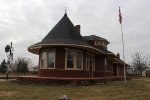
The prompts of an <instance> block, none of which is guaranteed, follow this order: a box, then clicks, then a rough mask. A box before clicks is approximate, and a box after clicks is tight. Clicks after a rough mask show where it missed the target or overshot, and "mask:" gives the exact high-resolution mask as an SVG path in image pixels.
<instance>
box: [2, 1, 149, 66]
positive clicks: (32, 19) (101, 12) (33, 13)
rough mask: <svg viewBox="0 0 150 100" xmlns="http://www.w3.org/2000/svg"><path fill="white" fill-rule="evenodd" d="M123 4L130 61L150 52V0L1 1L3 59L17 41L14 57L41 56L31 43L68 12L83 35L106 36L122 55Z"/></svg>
mask: <svg viewBox="0 0 150 100" xmlns="http://www.w3.org/2000/svg"><path fill="white" fill-rule="evenodd" d="M119 6H120V7H121V13H122V17H123V22H122V23H123V32H124V40H125V57H126V62H127V63H129V62H130V61H131V55H132V54H134V53H135V52H143V53H144V54H145V55H149V51H150V13H149V9H150V0H0V47H1V48H0V62H1V61H2V60H3V59H4V58H5V59H6V58H7V57H6V53H5V50H4V49H5V46H6V45H7V44H10V42H13V46H14V58H17V57H26V58H31V59H32V61H33V62H34V64H35V65H36V64H38V56H37V55H34V54H32V53H30V52H28V50H27V48H28V46H30V45H32V44H34V43H37V42H40V41H41V40H42V39H43V38H44V37H45V36H46V35H47V33H48V32H49V31H50V30H51V29H52V28H53V27H54V26H55V25H56V24H57V23H58V21H59V20H60V19H61V18H62V17H63V15H64V13H65V7H67V14H68V17H69V18H70V20H71V21H72V22H73V24H74V25H77V24H80V25H81V35H83V36H85V35H97V36H100V37H103V38H106V39H107V40H108V41H109V42H110V44H109V46H108V49H109V50H110V51H112V52H114V53H115V54H116V53H120V56H121V58H122V43H121V29H120V24H119V21H118V8H119Z"/></svg>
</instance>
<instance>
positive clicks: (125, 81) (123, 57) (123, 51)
mask: <svg viewBox="0 0 150 100" xmlns="http://www.w3.org/2000/svg"><path fill="white" fill-rule="evenodd" d="M121 33H122V47H123V67H124V82H125V84H126V66H125V54H124V36H123V28H122V23H121Z"/></svg>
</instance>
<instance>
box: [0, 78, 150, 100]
mask: <svg viewBox="0 0 150 100" xmlns="http://www.w3.org/2000/svg"><path fill="white" fill-rule="evenodd" d="M64 94H65V95H67V96H69V97H70V100H150V79H148V78H139V79H136V80H131V81H128V82H127V84H126V85H125V84H124V82H112V83H107V84H100V85H92V86H70V85H65V86H52V85H35V84H20V83H15V82H11V81H0V100H58V98H59V97H61V96H63V95H64Z"/></svg>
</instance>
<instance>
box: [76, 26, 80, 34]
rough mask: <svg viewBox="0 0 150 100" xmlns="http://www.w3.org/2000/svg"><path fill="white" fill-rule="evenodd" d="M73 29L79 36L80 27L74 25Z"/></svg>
mask: <svg viewBox="0 0 150 100" xmlns="http://www.w3.org/2000/svg"><path fill="white" fill-rule="evenodd" d="M75 29H76V31H77V33H78V34H80V25H76V26H75Z"/></svg>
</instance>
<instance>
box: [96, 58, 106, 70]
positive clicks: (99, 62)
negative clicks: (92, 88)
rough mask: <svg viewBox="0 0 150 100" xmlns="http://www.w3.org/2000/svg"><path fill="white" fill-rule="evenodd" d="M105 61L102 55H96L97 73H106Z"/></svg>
mask: <svg viewBox="0 0 150 100" xmlns="http://www.w3.org/2000/svg"><path fill="white" fill-rule="evenodd" d="M104 60H105V56H103V55H101V56H99V55H96V56H95V70H96V71H104V66H105V65H104Z"/></svg>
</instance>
